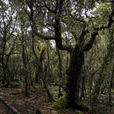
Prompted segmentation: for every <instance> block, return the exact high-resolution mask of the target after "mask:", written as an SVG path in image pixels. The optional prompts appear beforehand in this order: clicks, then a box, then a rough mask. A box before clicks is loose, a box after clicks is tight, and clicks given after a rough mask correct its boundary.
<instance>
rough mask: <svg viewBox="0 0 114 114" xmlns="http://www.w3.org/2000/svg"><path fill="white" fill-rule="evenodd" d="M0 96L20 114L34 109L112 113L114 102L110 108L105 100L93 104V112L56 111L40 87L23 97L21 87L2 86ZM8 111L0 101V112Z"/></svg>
mask: <svg viewBox="0 0 114 114" xmlns="http://www.w3.org/2000/svg"><path fill="white" fill-rule="evenodd" d="M0 96H2V97H3V99H4V100H6V101H7V102H9V103H10V105H12V106H13V107H15V108H16V109H17V110H18V111H19V112H20V114H36V110H40V112H41V114H90V113H91V114H114V103H113V106H112V107H111V108H110V107H109V106H108V105H106V102H104V103H99V104H97V105H94V106H93V109H94V112H89V113H82V112H78V111H77V112H70V111H66V112H65V111H64V112H57V111H55V110H53V109H52V108H51V106H50V104H49V103H48V98H47V95H46V93H45V90H44V89H42V88H38V89H32V90H31V96H30V97H28V98H27V97H25V95H24V89H23V88H2V89H0ZM104 98H105V97H104ZM105 99H106V98H105ZM8 111H9V110H8V109H7V107H6V106H5V105H4V104H3V103H2V102H1V101H0V114H12V113H11V111H9V112H8Z"/></svg>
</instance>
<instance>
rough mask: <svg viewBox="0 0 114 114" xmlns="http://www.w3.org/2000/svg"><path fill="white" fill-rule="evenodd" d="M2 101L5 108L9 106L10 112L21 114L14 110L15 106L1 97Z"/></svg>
mask: <svg viewBox="0 0 114 114" xmlns="http://www.w3.org/2000/svg"><path fill="white" fill-rule="evenodd" d="M0 101H1V102H2V103H3V104H4V105H5V106H7V107H8V109H9V110H10V111H12V113H13V114H20V112H19V111H18V110H17V109H16V108H14V107H13V106H11V104H9V103H8V102H7V101H5V100H4V99H3V97H1V96H0Z"/></svg>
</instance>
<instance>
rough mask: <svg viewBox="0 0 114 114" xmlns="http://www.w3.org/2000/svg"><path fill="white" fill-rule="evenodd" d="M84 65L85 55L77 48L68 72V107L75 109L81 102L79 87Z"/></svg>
mask: <svg viewBox="0 0 114 114" xmlns="http://www.w3.org/2000/svg"><path fill="white" fill-rule="evenodd" d="M83 64H84V53H83V52H81V50H80V49H79V47H78V46H76V47H75V48H74V49H73V51H72V53H71V58H70V66H69V69H68V71H67V74H68V78H67V84H66V100H67V104H66V105H67V107H75V106H76V103H77V102H78V100H79V85H80V74H81V69H82V65H83Z"/></svg>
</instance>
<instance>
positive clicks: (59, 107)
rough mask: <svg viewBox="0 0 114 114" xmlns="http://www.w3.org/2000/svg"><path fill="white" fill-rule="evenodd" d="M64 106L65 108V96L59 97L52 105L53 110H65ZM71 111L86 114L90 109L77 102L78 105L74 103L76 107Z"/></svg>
mask: <svg viewBox="0 0 114 114" xmlns="http://www.w3.org/2000/svg"><path fill="white" fill-rule="evenodd" d="M66 106H67V95H64V96H62V97H60V98H59V99H58V100H56V101H55V102H54V103H53V104H52V107H53V108H54V109H55V110H64V109H66ZM73 110H80V111H83V112H86V111H89V110H90V108H89V106H88V105H87V104H84V103H81V102H79V103H76V107H75V108H73Z"/></svg>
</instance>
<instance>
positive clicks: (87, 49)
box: [83, 3, 114, 51]
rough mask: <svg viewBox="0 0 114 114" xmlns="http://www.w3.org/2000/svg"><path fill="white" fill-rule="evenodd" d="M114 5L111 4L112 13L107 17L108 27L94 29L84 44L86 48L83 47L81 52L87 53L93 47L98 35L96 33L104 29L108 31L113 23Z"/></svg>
mask: <svg viewBox="0 0 114 114" xmlns="http://www.w3.org/2000/svg"><path fill="white" fill-rule="evenodd" d="M113 5H114V3H112V12H111V14H110V16H109V19H108V25H107V26H102V27H99V28H94V30H95V32H93V33H91V40H90V41H89V42H88V43H87V44H86V46H85V47H84V49H83V51H89V50H90V49H91V48H92V46H93V43H94V41H95V39H96V36H97V35H98V31H100V30H104V29H110V28H111V26H112V24H113V23H114V19H113V17H114V7H113Z"/></svg>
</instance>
